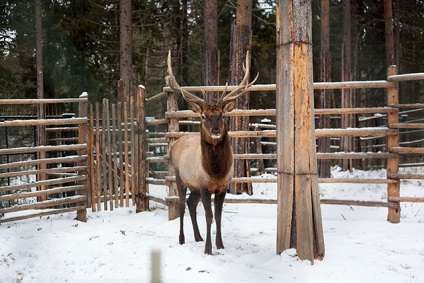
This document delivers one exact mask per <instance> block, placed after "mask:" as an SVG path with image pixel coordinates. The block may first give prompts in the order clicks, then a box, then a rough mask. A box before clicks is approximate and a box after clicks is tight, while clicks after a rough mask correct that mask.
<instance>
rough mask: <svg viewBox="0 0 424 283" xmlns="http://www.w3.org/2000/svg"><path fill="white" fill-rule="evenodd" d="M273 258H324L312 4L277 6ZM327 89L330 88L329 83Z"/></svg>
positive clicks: (292, 3)
mask: <svg viewBox="0 0 424 283" xmlns="http://www.w3.org/2000/svg"><path fill="white" fill-rule="evenodd" d="M276 14H277V68H276V69H277V78H276V81H277V82H278V84H277V89H276V96H277V107H276V108H277V133H278V135H277V154H278V156H277V168H278V170H277V181H278V183H277V187H278V191H277V253H278V254H280V253H282V252H283V251H284V250H286V249H289V248H296V250H297V255H298V256H299V258H300V259H308V260H310V261H311V263H313V262H314V259H322V258H323V257H324V253H325V251H324V237H323V228H322V218H321V207H320V202H319V191H318V175H317V174H318V171H317V162H316V149H315V147H316V145H315V139H316V137H315V131H314V121H313V120H314V115H313V109H314V105H313V101H314V99H313V94H314V93H313V88H314V85H313V77H312V1H311V0H308V1H293V0H289V1H278V2H277V13H276ZM330 84H331V83H330Z"/></svg>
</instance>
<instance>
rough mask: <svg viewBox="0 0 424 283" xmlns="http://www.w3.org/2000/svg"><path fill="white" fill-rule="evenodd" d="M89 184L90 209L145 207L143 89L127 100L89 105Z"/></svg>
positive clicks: (146, 168)
mask: <svg viewBox="0 0 424 283" xmlns="http://www.w3.org/2000/svg"><path fill="white" fill-rule="evenodd" d="M90 125H91V126H90V135H89V139H90V151H89V152H90V168H91V172H90V176H91V177H90V183H91V195H92V198H91V207H92V210H93V211H101V210H102V209H103V210H113V209H114V208H118V207H124V206H125V207H129V206H130V205H137V211H143V210H145V209H146V208H147V207H148V204H147V198H146V194H147V188H146V173H145V172H147V170H148V165H147V163H145V162H144V160H146V159H145V152H146V150H145V115H144V89H143V88H141V87H139V88H138V90H137V96H135V97H134V96H132V97H130V100H129V101H128V102H124V103H110V102H109V100H108V99H104V100H103V103H102V105H100V103H96V104H95V105H90Z"/></svg>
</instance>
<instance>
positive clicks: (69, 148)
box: [0, 144, 88, 155]
mask: <svg viewBox="0 0 424 283" xmlns="http://www.w3.org/2000/svg"><path fill="white" fill-rule="evenodd" d="M87 146H88V145H87V144H65V145H46V146H35V147H17V148H2V149H0V155H4V154H23V153H36V152H42V151H44V152H48V151H75V150H79V149H83V148H87Z"/></svg>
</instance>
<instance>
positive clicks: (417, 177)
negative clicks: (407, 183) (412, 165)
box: [387, 173, 424, 180]
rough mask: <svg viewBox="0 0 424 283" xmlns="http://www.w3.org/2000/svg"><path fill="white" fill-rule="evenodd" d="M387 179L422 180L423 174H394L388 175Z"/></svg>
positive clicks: (423, 178)
mask: <svg viewBox="0 0 424 283" xmlns="http://www.w3.org/2000/svg"><path fill="white" fill-rule="evenodd" d="M387 178H390V179H394V180H399V179H408V180H424V174H396V173H388V174H387Z"/></svg>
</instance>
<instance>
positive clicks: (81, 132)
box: [77, 92, 91, 222]
mask: <svg viewBox="0 0 424 283" xmlns="http://www.w3.org/2000/svg"><path fill="white" fill-rule="evenodd" d="M80 98H84V100H83V101H80V102H79V105H78V116H79V117H82V118H84V117H85V118H87V117H88V94H87V93H86V92H83V93H82V94H81V95H80ZM87 129H88V125H87V123H83V124H79V126H78V143H79V144H84V143H85V144H87V148H85V149H80V150H78V155H87V150H88V149H89V148H88V145H89V143H88V131H87ZM87 163H88V162H87V159H86V160H83V161H80V162H79V164H78V165H79V166H87ZM86 174H88V172H86ZM83 182H84V184H85V185H86V190H85V191H84V193H83V194H85V195H86V196H87V201H86V203H85V206H86V207H87V206H89V205H90V203H91V201H90V199H91V198H90V194H91V188H90V182H88V179H87V180H85V181H83ZM77 219H78V220H79V221H83V222H85V221H87V209H86V208H84V209H82V210H78V211H77Z"/></svg>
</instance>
